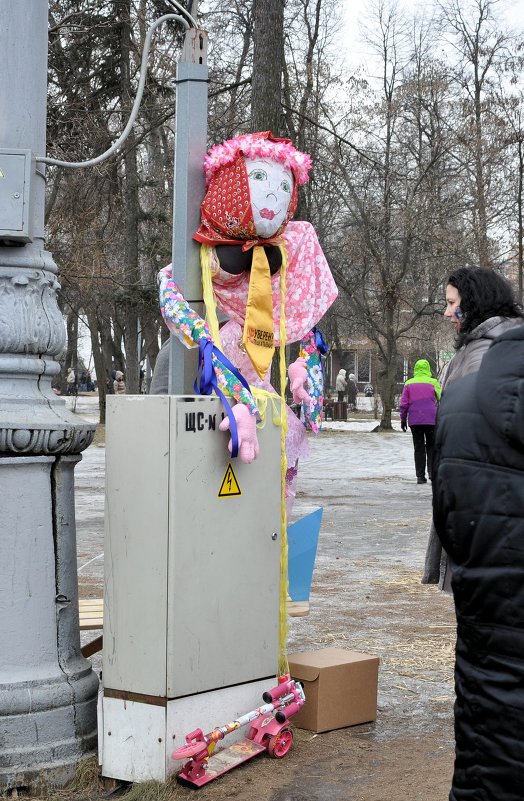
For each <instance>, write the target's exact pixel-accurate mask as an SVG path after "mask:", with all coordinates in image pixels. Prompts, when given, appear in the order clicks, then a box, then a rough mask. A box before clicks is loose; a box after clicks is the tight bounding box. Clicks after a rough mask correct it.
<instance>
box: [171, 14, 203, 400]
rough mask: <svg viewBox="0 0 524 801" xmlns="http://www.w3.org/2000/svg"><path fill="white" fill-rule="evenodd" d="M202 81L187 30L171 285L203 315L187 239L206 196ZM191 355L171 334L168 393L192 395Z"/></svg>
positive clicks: (196, 264) (199, 39)
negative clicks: (172, 281)
mask: <svg viewBox="0 0 524 801" xmlns="http://www.w3.org/2000/svg"><path fill="white" fill-rule="evenodd" d="M207 79H208V69H207V34H206V33H205V32H204V31H202V30H199V29H198V28H192V29H190V30H189V31H187V33H186V38H185V43H184V49H183V51H182V55H181V58H180V61H179V63H178V66H177V97H176V137H175V180H174V203H173V247H172V264H173V277H174V279H175V281H176V282H177V284H178V285H179V286H180V288H181V289H182V292H183V293H184V296H185V298H186V300H187V301H188V302H189V304H190V305H191V306H192V308H193V309H194V310H195V311H196V312H198V313H199V314H203V303H202V281H201V278H200V252H199V246H198V245H197V243H196V242H195V241H194V240H193V239H192V236H193V233H194V232H195V231H196V229H197V228H198V226H199V223H200V204H201V203H202V200H203V198H204V193H205V177H204V169H203V166H204V156H205V153H206V144H207ZM196 354H197V351H195V350H187V348H184V347H183V346H182V345H181V344H180V342H179V341H178V340H177V339H176V337H174V336H173V335H172V336H171V342H170V363H169V393H170V394H175V395H182V394H185V395H191V394H193V381H194V378H195V374H196V368H197V356H196Z"/></svg>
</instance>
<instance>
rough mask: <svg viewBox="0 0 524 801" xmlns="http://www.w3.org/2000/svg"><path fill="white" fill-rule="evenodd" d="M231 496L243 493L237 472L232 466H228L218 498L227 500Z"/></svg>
mask: <svg viewBox="0 0 524 801" xmlns="http://www.w3.org/2000/svg"><path fill="white" fill-rule="evenodd" d="M230 495H242V491H241V489H240V487H239V485H238V481H237V477H236V476H235V471H234V470H233V468H232V466H231V465H230V464H228V466H227V470H226V474H225V476H224V478H223V480H222V484H221V486H220V489H219V491H218V497H219V498H227V497H229V496H230Z"/></svg>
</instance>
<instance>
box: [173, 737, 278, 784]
mask: <svg viewBox="0 0 524 801" xmlns="http://www.w3.org/2000/svg"><path fill="white" fill-rule="evenodd" d="M265 750H266V748H265V747H264V746H263V745H260V744H259V743H255V742H253V740H249V739H248V738H247V737H246V738H244V739H242V740H237V742H236V743H233V744H232V745H230V746H228V747H227V748H223V749H222V750H221V751H217V753H216V754H212V756H210V757H209V761H208V763H207V767H206V772H205V773H204V775H203V776H200V777H199V778H198V779H189V778H187V776H185V775H184V771H183V770H182V772H181V773H179V774H178V778H179V779H180V780H181V781H183V782H184V783H187V784H192V785H194V786H195V787H202V785H204V784H207V783H208V782H211V781H213V779H217V778H218V777H219V776H222V774H223V773H227V772H228V771H230V770H233V768H236V767H237V766H238V765H241V764H242V762H247V760H248V759H252V758H253V757H254V756H256V755H257V754H259V753H260V752H261V751H265Z"/></svg>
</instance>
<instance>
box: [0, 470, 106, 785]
mask: <svg viewBox="0 0 524 801" xmlns="http://www.w3.org/2000/svg"><path fill="white" fill-rule="evenodd" d="M80 458H81V457H80V456H73V457H61V458H59V459H55V458H54V457H51V456H30V457H24V456H18V457H2V458H0V486H1V488H2V522H1V524H0V528H1V532H0V563H1V564H2V565H3V567H4V569H5V576H11V581H8V580H6V581H4V582H3V583H2V584H0V609H2V617H1V623H0V626H1V628H2V636H1V641H2V649H1V650H0V743H1V744H2V747H1V748H0V787H2V788H12V787H29V788H31V789H36V788H37V787H41V786H42V785H43V784H47V785H53V786H61V785H63V784H64V783H65V782H66V781H67V780H68V779H69V778H71V776H72V775H73V773H74V771H75V768H76V765H77V764H78V761H79V760H80V759H81V758H83V757H85V756H88V755H91V754H93V753H94V752H95V749H96V737H97V735H96V703H97V694H98V678H97V676H96V674H95V673H94V672H93V670H92V668H91V664H90V662H88V660H86V659H84V658H83V656H82V654H81V652H80V634H79V628H78V592H77V581H76V543H75V539H76V538H75V519H74V496H73V470H74V466H75V464H76V462H77V461H78V460H79V459H80ZM29 488H30V491H29Z"/></svg>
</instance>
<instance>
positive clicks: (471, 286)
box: [448, 267, 524, 348]
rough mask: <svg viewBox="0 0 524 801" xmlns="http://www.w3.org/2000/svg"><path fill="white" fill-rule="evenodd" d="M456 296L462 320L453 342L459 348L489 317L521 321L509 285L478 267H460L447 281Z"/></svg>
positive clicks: (519, 309)
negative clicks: (462, 316) (458, 297)
mask: <svg viewBox="0 0 524 801" xmlns="http://www.w3.org/2000/svg"><path fill="white" fill-rule="evenodd" d="M448 284H451V286H454V287H455V289H456V290H457V291H458V293H459V295H460V308H461V310H462V313H463V315H464V319H463V320H462V321H461V324H460V331H459V334H458V337H457V341H456V345H455V347H456V348H460V347H461V346H462V345H463V344H464V343H465V342H466V341H467V340H468V338H469V337H468V335H469V334H470V332H471V331H473V329H474V328H476V327H477V326H478V325H480V323H483V322H484V320H488V319H489V318H490V317H524V313H523V309H522V306H520V305H519V304H518V303H517V301H516V299H515V294H514V292H513V289H512V288H511V285H510V284H509V283H508V282H507V281H506V279H505V278H502V276H501V275H499V274H498V273H496V272H494V271H493V270H491V269H484V268H482V267H461V268H460V269H458V270H455V272H454V273H452V274H451V275H450V276H449V278H448Z"/></svg>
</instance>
